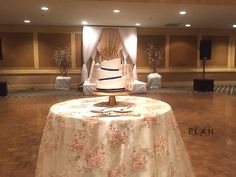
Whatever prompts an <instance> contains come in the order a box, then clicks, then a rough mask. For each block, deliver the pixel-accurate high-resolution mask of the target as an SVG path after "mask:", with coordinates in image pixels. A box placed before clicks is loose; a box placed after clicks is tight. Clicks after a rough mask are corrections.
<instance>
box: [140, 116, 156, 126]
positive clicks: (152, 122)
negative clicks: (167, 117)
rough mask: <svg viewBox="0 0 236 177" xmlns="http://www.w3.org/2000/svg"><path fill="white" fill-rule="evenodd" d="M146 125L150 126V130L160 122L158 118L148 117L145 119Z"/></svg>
mask: <svg viewBox="0 0 236 177" xmlns="http://www.w3.org/2000/svg"><path fill="white" fill-rule="evenodd" d="M143 121H144V123H145V125H147V126H148V128H150V127H152V126H154V125H157V122H158V117H157V116H153V115H146V116H145V117H144V119H143Z"/></svg>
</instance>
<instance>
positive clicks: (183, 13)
mask: <svg viewBox="0 0 236 177" xmlns="http://www.w3.org/2000/svg"><path fill="white" fill-rule="evenodd" d="M186 13H187V12H186V11H184V10H182V11H179V14H180V15H185V14H186Z"/></svg>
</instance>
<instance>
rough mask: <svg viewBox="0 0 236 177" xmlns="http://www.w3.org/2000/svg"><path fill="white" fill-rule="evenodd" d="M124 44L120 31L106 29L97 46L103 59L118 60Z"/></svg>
mask: <svg viewBox="0 0 236 177" xmlns="http://www.w3.org/2000/svg"><path fill="white" fill-rule="evenodd" d="M121 49H122V43H121V39H120V34H119V31H118V29H113V28H104V29H103V30H102V34H101V38H100V41H99V43H98V46H97V50H98V52H99V54H100V55H101V58H102V59H106V60H108V59H113V58H118V55H119V52H120V50H121Z"/></svg>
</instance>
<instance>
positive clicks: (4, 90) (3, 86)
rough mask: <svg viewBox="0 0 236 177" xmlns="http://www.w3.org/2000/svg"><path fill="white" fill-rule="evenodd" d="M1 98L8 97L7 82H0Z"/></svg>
mask: <svg viewBox="0 0 236 177" xmlns="http://www.w3.org/2000/svg"><path fill="white" fill-rule="evenodd" d="M0 96H7V82H0Z"/></svg>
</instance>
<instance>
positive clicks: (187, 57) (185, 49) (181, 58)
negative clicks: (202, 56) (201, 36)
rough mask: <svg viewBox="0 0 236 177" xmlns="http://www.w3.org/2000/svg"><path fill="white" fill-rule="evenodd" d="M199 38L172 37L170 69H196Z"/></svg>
mask: <svg viewBox="0 0 236 177" xmlns="http://www.w3.org/2000/svg"><path fill="white" fill-rule="evenodd" d="M197 42H198V38H197V36H185V35H171V36H170V49H169V66H170V67H195V66H196V64H197Z"/></svg>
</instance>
